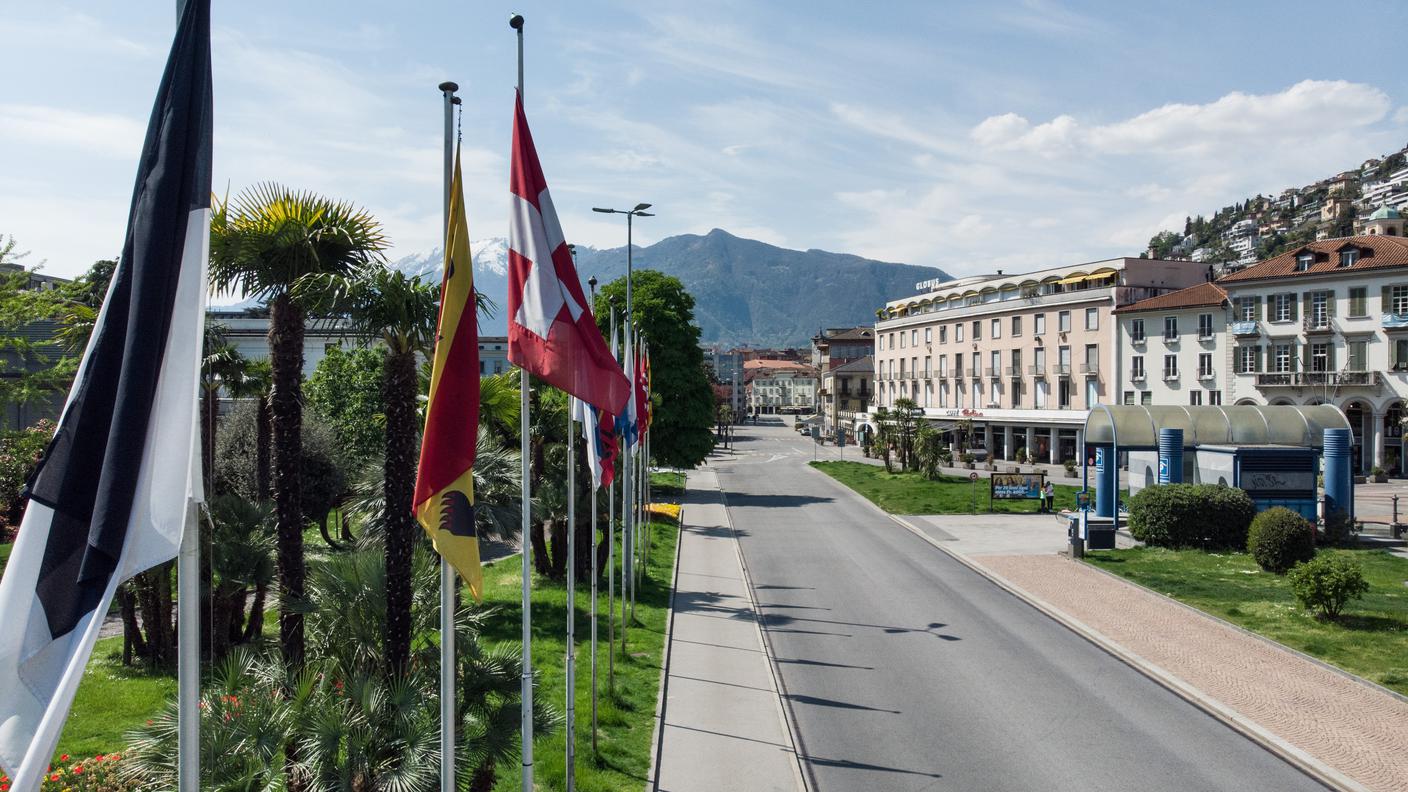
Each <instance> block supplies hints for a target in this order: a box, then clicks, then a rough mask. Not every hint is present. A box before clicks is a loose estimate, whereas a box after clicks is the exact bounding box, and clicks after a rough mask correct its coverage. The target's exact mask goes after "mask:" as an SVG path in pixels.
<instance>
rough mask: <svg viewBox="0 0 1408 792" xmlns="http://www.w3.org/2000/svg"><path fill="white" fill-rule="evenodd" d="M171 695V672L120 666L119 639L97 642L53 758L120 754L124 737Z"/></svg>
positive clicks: (124, 746)
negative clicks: (67, 755) (64, 755)
mask: <svg viewBox="0 0 1408 792" xmlns="http://www.w3.org/2000/svg"><path fill="white" fill-rule="evenodd" d="M175 693H176V675H175V672H156V671H148V670H146V669H145V668H141V667H137V668H128V667H126V666H124V665H122V636H120V635H119V636H114V637H112V638H104V639H102V640H100V641H98V643H97V645H96V646H94V647H93V657H92V658H91V659H89V661H88V670H87V672H86V673H84V675H83V681H82V682H80V683H79V685H78V695H77V696H75V697H74V700H73V708H72V709H71V710H70V711H69V717H68V723H66V724H65V725H64V731H63V734H62V735H61V736H60V737H59V749H58V750H57V751H55V752H54V755H55V756H59V755H62V754H69V755H71V756H93V755H95V754H99V753H114V752H118V753H120V752H122V751H125V750H126V749H127V740H126V737H125V735H126V734H127V732H128V731H131V730H132V729H135V728H136V727H138V726H141V725H142V724H143V723H144V722H145V721H146V720H147V719H148V718H150V717H152V715H154V714H155V713H156V712H157V711H158V710H160V709H161V708H162V706H163V705H164V704H165V703H166V700H167V699H168V698H169V697H170V696H173V695H175Z"/></svg>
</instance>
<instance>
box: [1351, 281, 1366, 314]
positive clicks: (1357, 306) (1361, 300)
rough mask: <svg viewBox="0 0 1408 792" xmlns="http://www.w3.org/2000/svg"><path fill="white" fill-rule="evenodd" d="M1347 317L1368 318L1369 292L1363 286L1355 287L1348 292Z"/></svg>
mask: <svg viewBox="0 0 1408 792" xmlns="http://www.w3.org/2000/svg"><path fill="white" fill-rule="evenodd" d="M1349 315H1350V316H1368V315H1369V290H1368V289H1366V288H1364V287H1363V286H1355V287H1353V288H1351V289H1350V290H1349Z"/></svg>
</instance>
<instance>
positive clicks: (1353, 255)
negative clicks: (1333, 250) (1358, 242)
mask: <svg viewBox="0 0 1408 792" xmlns="http://www.w3.org/2000/svg"><path fill="white" fill-rule="evenodd" d="M1358 260H1359V248H1350V249H1349V250H1341V251H1340V266H1341V267H1352V266H1354V262H1356V261H1358Z"/></svg>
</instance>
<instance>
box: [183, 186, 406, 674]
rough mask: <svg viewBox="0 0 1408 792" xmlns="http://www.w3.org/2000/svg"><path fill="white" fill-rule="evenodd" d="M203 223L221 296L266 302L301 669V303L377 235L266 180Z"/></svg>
mask: <svg viewBox="0 0 1408 792" xmlns="http://www.w3.org/2000/svg"><path fill="white" fill-rule="evenodd" d="M213 209H214V212H213V215H212V217H211V227H210V279H211V282H212V284H213V285H214V286H215V287H216V289H217V290H219V291H220V292H222V293H225V294H230V293H235V292H240V293H243V294H245V295H249V296H253V297H256V298H258V299H261V300H263V301H265V302H266V303H267V304H268V305H269V360H270V362H271V364H272V366H273V369H272V371H273V383H272V387H271V389H270V393H269V404H270V411H271V414H272V419H273V454H272V460H271V461H272V464H273V482H272V485H273V486H272V489H273V494H274V504H275V507H274V513H275V519H276V525H277V526H278V567H279V649H280V652H281V654H282V656H283V660H284V663H285V664H286V665H287V666H288V667H289V668H290V669H296V668H300V667H302V665H303V647H304V635H303V615H302V614H301V613H299V612H298V611H297V609H296V608H294V607H293V605H294V603H295V602H296V601H298V600H300V599H302V597H303V583H304V559H303V505H302V495H301V491H300V488H299V483H300V482H299V471H298V465H299V458H300V454H299V446H300V436H301V434H302V429H303V382H302V381H303V337H304V329H305V322H306V307H307V306H308V305H310V304H314V303H316V302H317V301H319V300H321V299H322V298H323V297H324V295H323V294H321V293H320V291H319V290H320V288H322V287H324V286H325V284H326V277H327V276H329V275H333V276H338V277H341V278H355V277H357V276H358V275H360V274H363V273H365V272H367V271H369V270H370V268H371V267H372V266H373V265H374V264H376V263H377V262H379V261H380V260H381V259H382V251H383V250H384V249H385V248H386V244H387V243H386V238H385V237H384V236H383V234H382V230H381V225H380V224H379V223H378V222H377V221H376V219H375V218H373V217H372V216H371V215H370V214H368V213H366V212H365V211H363V210H361V209H358V208H357V207H355V206H353V205H352V204H350V203H345V202H339V201H333V200H329V199H327V198H324V197H322V196H318V195H314V194H311V193H298V192H293V191H291V190H289V189H287V188H285V187H282V186H279V185H276V184H263V185H259V186H256V187H253V188H251V189H249V190H246V191H245V192H244V193H242V194H241V195H240V196H239V197H238V198H235V199H234V200H233V201H229V200H226V201H216V203H215V206H214V207H213Z"/></svg>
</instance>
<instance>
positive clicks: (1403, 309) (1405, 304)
mask: <svg viewBox="0 0 1408 792" xmlns="http://www.w3.org/2000/svg"><path fill="white" fill-rule="evenodd" d="M1389 297H1390V303H1391V307H1392V308H1393V313H1395V314H1397V315H1399V316H1402V315H1403V314H1408V286H1394V287H1393V290H1392V291H1391V292H1390V294H1389Z"/></svg>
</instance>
